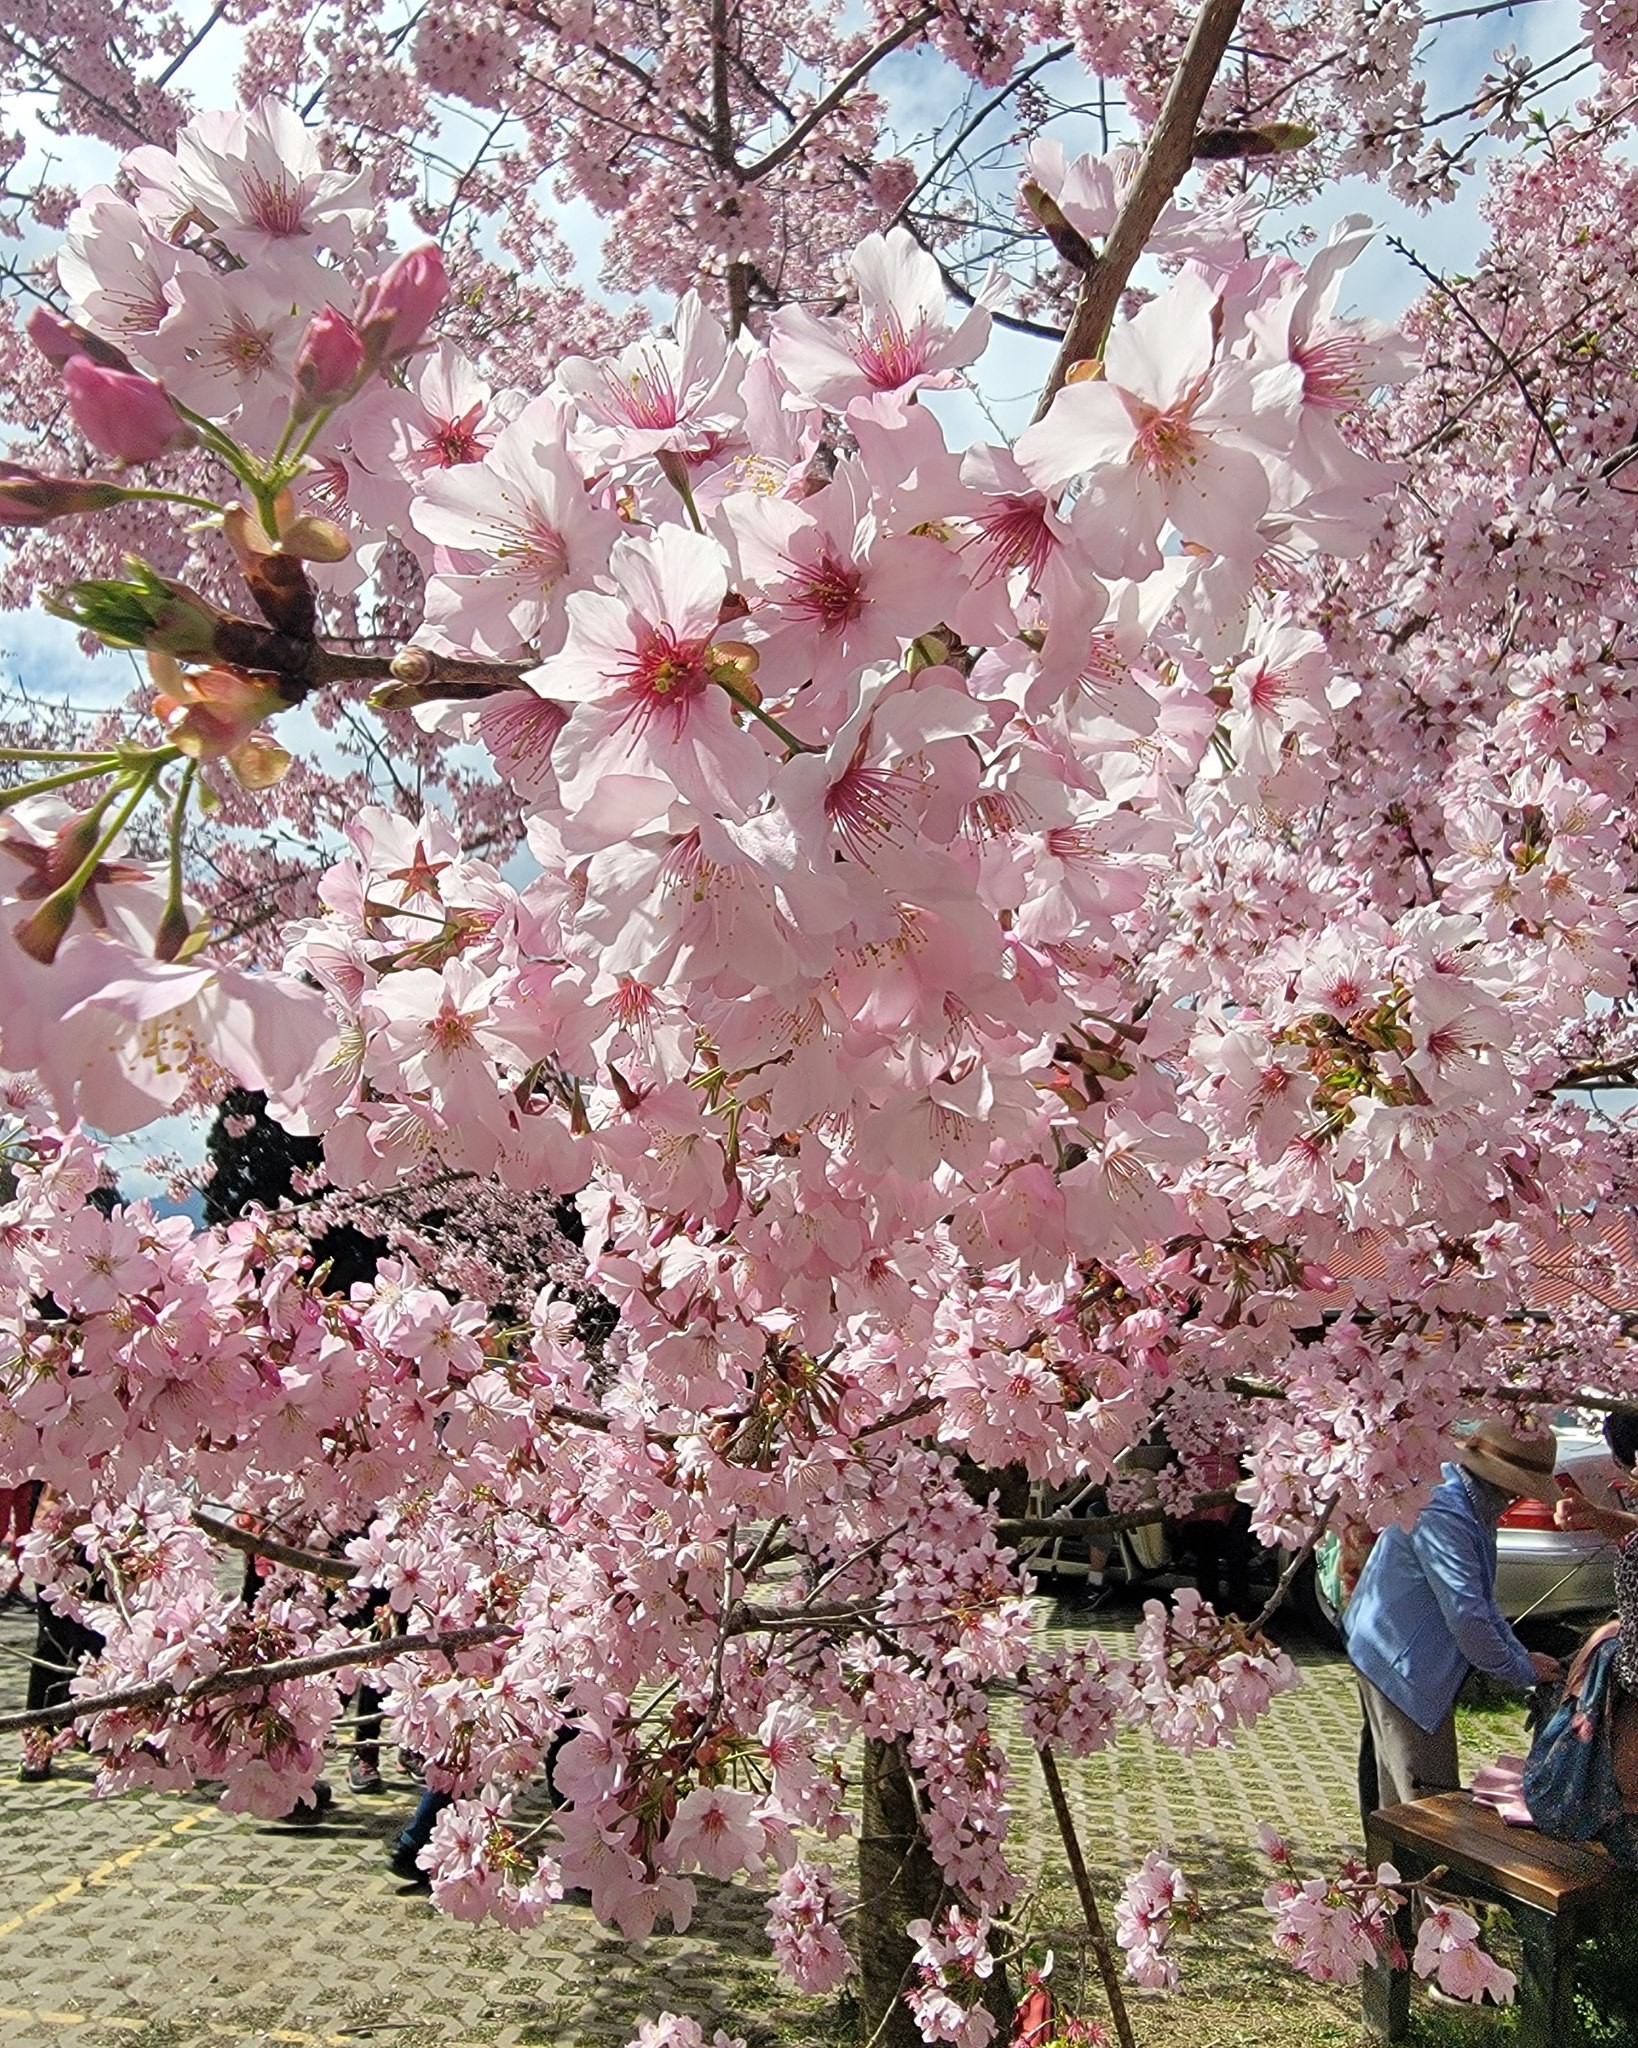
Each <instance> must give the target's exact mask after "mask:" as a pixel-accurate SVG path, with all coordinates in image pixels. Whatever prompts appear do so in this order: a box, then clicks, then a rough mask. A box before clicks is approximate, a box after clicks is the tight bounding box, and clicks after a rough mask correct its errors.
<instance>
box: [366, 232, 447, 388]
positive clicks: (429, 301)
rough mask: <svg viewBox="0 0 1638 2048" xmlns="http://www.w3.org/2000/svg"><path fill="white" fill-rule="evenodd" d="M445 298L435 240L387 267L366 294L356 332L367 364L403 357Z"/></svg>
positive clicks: (440, 252) (442, 260) (442, 261)
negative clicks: (367, 360)
mask: <svg viewBox="0 0 1638 2048" xmlns="http://www.w3.org/2000/svg"><path fill="white" fill-rule="evenodd" d="M448 295H449V279H448V277H447V276H446V275H445V273H444V259H443V253H442V251H441V250H440V249H439V247H438V245H437V243H436V242H428V243H427V244H426V246H425V247H424V248H421V249H411V250H410V252H409V254H408V255H407V256H400V257H399V258H398V260H397V262H396V263H389V264H388V265H387V267H386V269H385V270H384V271H382V273H381V275H380V276H379V277H378V278H377V279H376V280H375V282H374V283H373V284H372V285H371V286H370V287H369V289H368V290H367V291H366V292H365V294H364V298H363V301H362V303H361V304H360V306H359V309H358V331H359V333H360V335H361V336H362V337H363V341H364V350H365V354H366V356H367V357H368V359H369V361H370V362H371V363H372V364H377V363H390V362H392V361H394V360H395V359H396V358H397V357H399V356H407V355H408V354H409V352H410V350H411V349H412V348H414V346H415V344H416V343H417V342H418V341H419V340H420V339H421V336H422V335H423V334H424V333H425V332H426V330H427V324H428V322H429V321H430V320H431V319H432V316H433V314H434V313H436V312H437V310H438V308H439V307H440V306H441V305H442V304H443V303H444V300H445V299H446V298H447V297H448Z"/></svg>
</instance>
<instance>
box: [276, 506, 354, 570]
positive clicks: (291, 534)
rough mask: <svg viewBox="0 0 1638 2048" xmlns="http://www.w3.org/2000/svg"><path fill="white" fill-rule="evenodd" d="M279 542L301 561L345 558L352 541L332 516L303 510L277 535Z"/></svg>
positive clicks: (333, 560) (286, 551)
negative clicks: (322, 515)
mask: <svg viewBox="0 0 1638 2048" xmlns="http://www.w3.org/2000/svg"><path fill="white" fill-rule="evenodd" d="M279 546H280V548H281V549H282V550H283V552H284V553H285V554H287V555H294V556H295V557H296V558H297V560H298V561H302V562H345V561H346V559H347V557H348V556H349V555H350V554H351V553H352V551H353V544H352V542H351V541H350V540H349V539H348V538H347V535H346V533H345V532H344V531H343V530H342V528H341V527H339V526H337V524H336V523H335V521H334V520H333V519H320V518H319V517H318V516H317V514H316V513H312V512H304V513H303V514H302V515H301V517H300V518H299V519H292V520H291V521H290V522H289V524H288V525H287V526H286V527H285V528H284V529H283V531H282V532H281V533H280V535H279Z"/></svg>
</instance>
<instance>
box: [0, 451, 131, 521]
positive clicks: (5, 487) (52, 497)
mask: <svg viewBox="0 0 1638 2048" xmlns="http://www.w3.org/2000/svg"><path fill="white" fill-rule="evenodd" d="M125 495H126V493H125V492H124V491H123V490H122V489H121V488H120V486H119V485H118V484H109V483H99V482H98V481H97V480H96V479H95V478H94V477H80V476H46V475H44V474H42V472H41V471H39V470H37V469H25V468H24V467H23V465H22V464H21V463H17V462H0V526H47V525H49V524H50V523H51V521H52V520H53V519H66V518H68V517H69V516H70V515H71V514H73V513H76V512H106V511H107V509H108V507H109V506H110V505H117V504H118V503H119V502H120V500H121V499H122V498H123V497H124V496H125Z"/></svg>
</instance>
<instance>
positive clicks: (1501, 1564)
mask: <svg viewBox="0 0 1638 2048" xmlns="http://www.w3.org/2000/svg"><path fill="white" fill-rule="evenodd" d="M1558 1470H1559V1471H1560V1472H1563V1473H1566V1474H1567V1475H1568V1476H1569V1477H1571V1478H1573V1479H1574V1480H1575V1482H1576V1484H1577V1485H1578V1486H1579V1487H1580V1488H1581V1491H1582V1492H1583V1493H1584V1494H1586V1495H1587V1497H1588V1498H1589V1499H1590V1500H1595V1501H1598V1502H1600V1503H1601V1504H1603V1505H1605V1506H1609V1507H1630V1506H1631V1505H1632V1504H1633V1503H1632V1499H1631V1494H1632V1479H1631V1477H1630V1475H1629V1474H1627V1473H1625V1472H1623V1471H1622V1470H1621V1467H1620V1466H1619V1465H1618V1464H1616V1462H1615V1460H1614V1459H1613V1458H1612V1457H1611V1456H1610V1453H1609V1447H1608V1445H1607V1444H1606V1443H1605V1442H1604V1438H1603V1435H1602V1433H1601V1432H1600V1431H1598V1430H1591V1429H1576V1428H1570V1427H1565V1428H1562V1429H1560V1430H1559V1432H1558ZM1615 1555H1616V1545H1615V1544H1614V1543H1612V1542H1611V1541H1610V1539H1609V1537H1607V1536H1600V1535H1599V1534H1598V1533H1597V1532H1596V1531H1595V1530H1591V1529H1555V1528H1554V1527H1553V1511H1552V1508H1551V1507H1550V1506H1548V1505H1547V1504H1546V1503H1545V1502H1543V1501H1537V1500H1520V1501H1515V1502H1514V1503H1513V1505H1512V1506H1511V1507H1510V1508H1509V1509H1508V1510H1507V1512H1506V1514H1505V1515H1503V1516H1502V1518H1501V1525H1500V1527H1499V1528H1498V1529H1497V1531H1496V1599H1497V1602H1498V1604H1499V1605H1500V1607H1501V1611H1502V1612H1503V1614H1505V1615H1506V1616H1507V1618H1508V1619H1509V1620H1510V1621H1520V1620H1522V1619H1523V1618H1524V1617H1525V1616H1526V1615H1532V1616H1533V1615H1549V1614H1588V1613H1603V1614H1612V1613H1613V1612H1614V1611H1615Z"/></svg>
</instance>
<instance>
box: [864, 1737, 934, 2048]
mask: <svg viewBox="0 0 1638 2048" xmlns="http://www.w3.org/2000/svg"><path fill="white" fill-rule="evenodd" d="M861 1790H862V1799H863V1811H862V1813H861V1816H860V1820H861V1826H860V1832H859V1901H860V1911H859V1917H858V1920H857V1922H856V1923H855V1924H856V1925H857V1928H858V1940H857V1942H856V1944H855V1948H856V1952H857V1955H858V1959H859V2038H860V2040H861V2041H862V2042H863V2043H864V2044H865V2048H923V2042H922V2038H921V2033H920V2030H919V2029H918V2028H917V2026H916V2023H915V2021H914V2020H913V2019H912V2018H911V2017H910V2008H909V2007H908V2006H907V2005H906V2004H905V2003H904V2000H903V1998H902V1997H901V1996H900V1993H901V1992H902V1991H903V1990H904V1988H905V1986H906V1985H907V1984H908V1983H909V1981H910V1958H911V1957H912V1956H913V1955H914V1954H915V1943H914V1942H912V1941H909V1940H907V1939H906V1937H905V1932H904V1928H905V1922H906V1921H908V1920H918V1919H922V1920H931V1919H933V1918H935V1917H936V1915H937V1914H938V1911H939V1906H940V1902H941V1900H942V1898H943V1894H944V1886H943V1881H942V1880H941V1878H940V1877H939V1872H938V1865H937V1864H936V1863H935V1862H934V1861H933V1856H932V1851H931V1850H930V1849H929V1848H928V1846H927V1839H926V1836H925V1835H924V1834H923V1833H922V1828H921V1821H920V1818H919V1817H918V1815H917V1813H916V1802H915V1794H914V1791H913V1789H912V1787H911V1783H910V1773H909V1769H908V1766H907V1765H906V1763H905V1756H904V1745H903V1743H902V1742H867V1743H866V1744H865V1761H864V1782H863V1785H862V1788H861Z"/></svg>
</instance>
